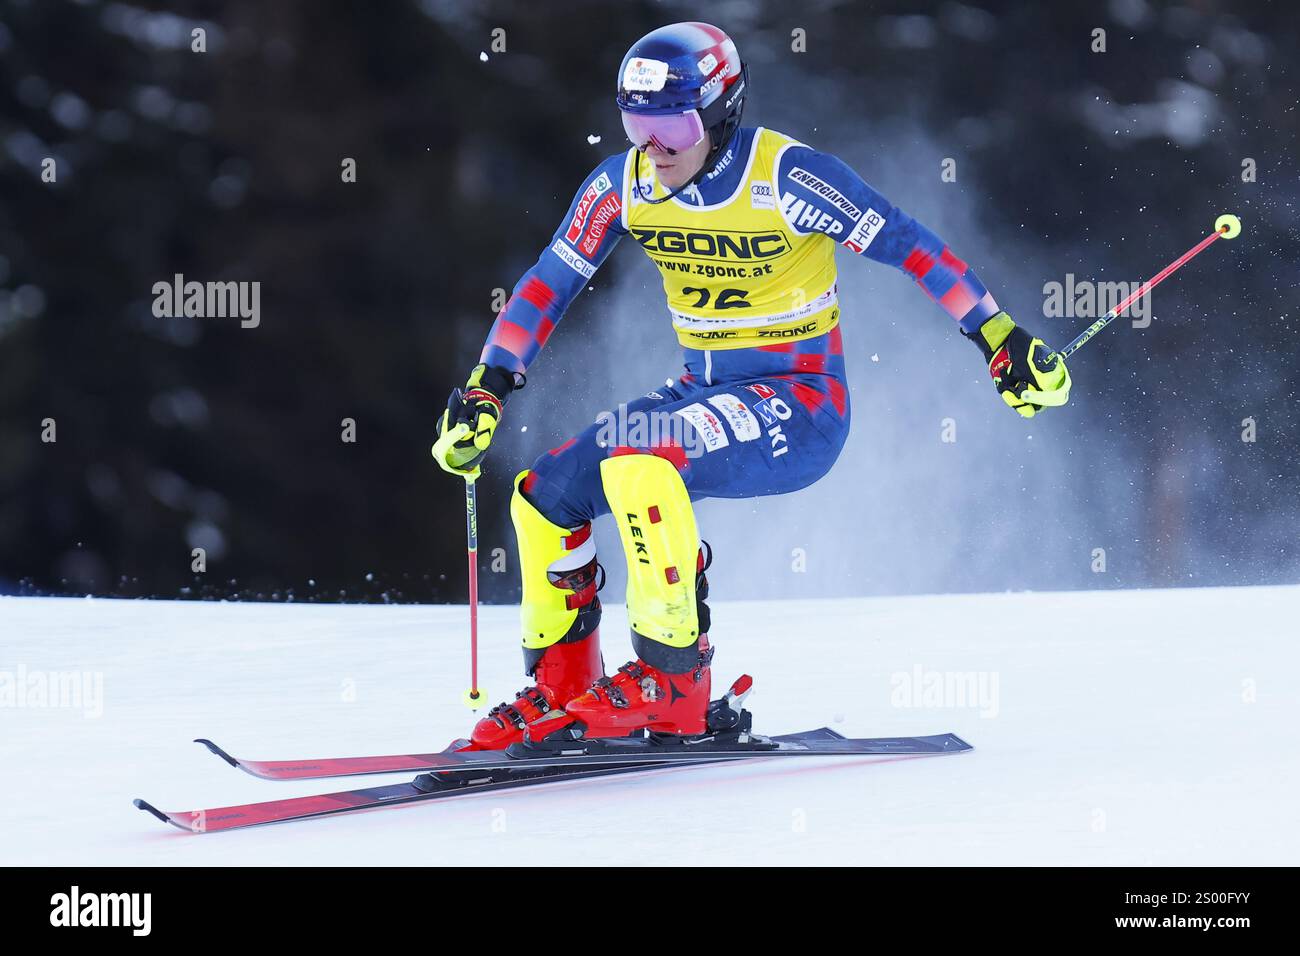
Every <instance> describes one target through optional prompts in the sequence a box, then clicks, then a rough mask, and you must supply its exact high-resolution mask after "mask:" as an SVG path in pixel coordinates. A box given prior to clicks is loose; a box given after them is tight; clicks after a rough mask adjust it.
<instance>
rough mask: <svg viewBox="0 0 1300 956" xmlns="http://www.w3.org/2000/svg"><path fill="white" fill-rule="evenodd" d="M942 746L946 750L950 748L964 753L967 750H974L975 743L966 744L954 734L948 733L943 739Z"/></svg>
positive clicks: (955, 751)
mask: <svg viewBox="0 0 1300 956" xmlns="http://www.w3.org/2000/svg"><path fill="white" fill-rule="evenodd" d="M944 748H945V749H946V750H951V751H952V752H954V753H965V752H966V751H967V750H974V749H975V745H974V744H968V743H967V742H966V741H964V740H962V739H961V738H960V737H958V736H957V735H956V734H948V736H947V738H946V739H945V740H944Z"/></svg>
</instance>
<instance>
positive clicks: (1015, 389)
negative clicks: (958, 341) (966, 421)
mask: <svg viewBox="0 0 1300 956" xmlns="http://www.w3.org/2000/svg"><path fill="white" fill-rule="evenodd" d="M962 334H963V335H965V336H966V337H967V338H968V339H971V340H972V341H973V342H974V343H975V344H976V345H978V346H979V348H980V351H981V352H983V353H984V359H985V361H987V362H988V364H989V374H990V375H992V376H993V384H994V385H996V386H997V390H998V392H999V393H1000V394H1001V395H1002V400H1003V401H1004V402H1006V403H1007V404H1008V405H1010V406H1011V407H1012V408H1014V409H1015V410H1016V411H1017V412H1019V413H1020V414H1021V415H1023V416H1024V417H1025V418H1033V417H1034V416H1035V415H1037V414H1038V413H1039V412H1040V411H1042V410H1043V409H1044V408H1053V407H1056V406H1059V405H1064V404H1065V403H1066V402H1068V401H1069V400H1070V371H1069V369H1067V368H1066V367H1065V360H1064V359H1062V358H1061V357H1060V356H1059V355H1056V354H1055V353H1054V352H1053V351H1052V349H1051V348H1050V347H1048V345H1047V344H1046V343H1044V342H1043V340H1042V339H1039V338H1035V337H1034V336H1032V335H1030V334H1029V333H1028V332H1026V331H1025V330H1024V329H1022V328H1020V327H1019V326H1018V325H1016V323H1015V322H1013V321H1012V319H1011V316H1009V315H1007V314H1006V313H1005V312H999V313H998V314H997V315H994V316H992V317H991V318H989V319H987V320H985V322H984V324H983V325H981V326H980V327H979V331H977V332H975V333H973V334H969V335H968V334H967V333H965V332H963V333H962Z"/></svg>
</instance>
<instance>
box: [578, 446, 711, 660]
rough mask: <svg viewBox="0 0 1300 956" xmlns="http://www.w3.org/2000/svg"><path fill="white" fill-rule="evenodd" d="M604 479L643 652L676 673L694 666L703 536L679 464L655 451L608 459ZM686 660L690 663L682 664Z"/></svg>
mask: <svg viewBox="0 0 1300 956" xmlns="http://www.w3.org/2000/svg"><path fill="white" fill-rule="evenodd" d="M600 480H601V483H602V485H603V486H604V489H605V497H606V498H607V499H608V500H609V506H610V511H611V512H612V513H613V516H614V520H615V521H616V522H617V523H618V533H619V536H620V538H622V541H623V551H624V553H625V555H626V556H627V614H628V621H629V623H630V624H631V625H632V631H633V635H634V636H633V643H634V645H637V650H638V654H639V655H640V656H641V657H642V659H644V660H646V662H647V663H650V664H654V665H655V666H662V667H667V668H669V669H670V670H672V671H674V672H681V671H684V670H686V669H689V667H690V666H693V665H694V663H695V658H696V651H695V647H696V645H697V643H698V641H699V638H700V625H699V620H698V611H697V608H696V601H695V562H696V556H697V555H698V553H699V548H700V538H699V532H698V531H697V530H696V527H695V511H694V509H693V508H692V507H691V499H690V496H689V495H688V494H687V492H686V485H684V484H683V483H682V478H681V475H679V474H678V473H677V469H676V468H674V467H673V465H672V463H671V462H669V461H666V460H664V459H663V458H658V457H656V456H654V455H618V456H615V457H613V458H606V459H605V460H604V461H602V462H601V463H600ZM638 638H641V639H643V640H638ZM655 645H659V647H658V648H656V647H655ZM686 649H689V650H686ZM645 651H648V652H650V653H651V654H653V655H654V656H656V657H658V658H660V661H662V662H663V663H659V662H656V661H653V660H650V658H649V657H647V655H646V653H645ZM669 661H671V663H668V662H669ZM681 663H684V664H685V666H684V667H679V666H674V665H680V664H681Z"/></svg>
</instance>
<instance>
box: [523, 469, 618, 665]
mask: <svg viewBox="0 0 1300 956" xmlns="http://www.w3.org/2000/svg"><path fill="white" fill-rule="evenodd" d="M527 475H528V472H527V471H521V472H520V473H519V474H518V475H516V476H515V493H514V494H513V495H512V496H511V498H510V517H511V519H512V520H513V521H514V525H515V537H516V538H518V541H519V574H520V577H521V578H522V579H523V587H524V594H523V601H522V602H521V604H520V609H519V610H520V614H519V618H520V624H521V630H522V633H523V639H524V647H525V648H526V649H528V650H534V651H536V650H541V649H543V648H547V647H550V646H551V645H552V644H557V643H559V642H560V641H561V640H563V639H564V638H565V637H570V636H576V635H571V633H570V632H571V631H572V630H573V626H574V622H576V621H577V619H578V613H579V610H580V608H579V607H578V602H577V601H576V600H575V599H574V595H575V592H574V591H573V590H572V589H570V588H565V587H564V585H563V584H562V583H557V580H556V579H557V578H559V577H561V576H562V575H563V574H564V572H569V571H574V570H576V569H578V568H580V567H582V566H583V565H585V564H587V563H588V562H589V561H591V560H592V559H593V558H594V557H595V554H596V548H595V543H594V542H593V541H592V540H591V539H590V538H589V537H588V536H587V535H586V534H583V533H581V531H582V529H579V532H574V531H571V530H570V529H568V528H561V527H560V526H559V525H557V524H552V523H551V522H550V521H548V520H547V519H546V518H545V517H543V516H542V514H541V512H539V511H538V510H537V509H536V508H534V507H533V505H532V503H531V502H529V501H528V499H527V498H525V497H524V496H523V493H522V492H521V491H520V490H519V488H520V485H521V484H522V482H523V480H524V478H525V477H526V476H527ZM595 620H599V618H595ZM527 656H528V655H527V651H525V657H527Z"/></svg>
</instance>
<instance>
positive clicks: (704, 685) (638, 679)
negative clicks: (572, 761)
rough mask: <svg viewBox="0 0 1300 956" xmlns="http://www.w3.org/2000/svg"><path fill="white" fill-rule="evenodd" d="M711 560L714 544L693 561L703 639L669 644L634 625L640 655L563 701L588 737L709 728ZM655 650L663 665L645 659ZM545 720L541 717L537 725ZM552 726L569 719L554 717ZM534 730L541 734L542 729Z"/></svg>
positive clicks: (634, 640)
mask: <svg viewBox="0 0 1300 956" xmlns="http://www.w3.org/2000/svg"><path fill="white" fill-rule="evenodd" d="M706 553H707V555H708V557H707V558H706V557H705V555H706ZM712 562H713V553H712V550H711V549H710V548H709V546H708V545H707V544H704V545H703V547H701V548H700V551H699V554H698V556H697V557H696V561H695V601H696V614H697V618H698V621H699V628H700V637H699V641H698V642H697V643H696V644H695V645H694V646H687V647H684V648H667V647H666V646H665V645H662V644H657V643H655V642H652V641H648V640H646V639H645V638H644V637H642V636H641V635H640V634H637V633H636V632H635V631H633V632H632V645H633V647H634V648H635V649H636V651H637V653H638V654H640V655H642V656H641V657H638V658H637V660H635V661H632V662H630V663H628V664H624V665H623V666H622V667H620V668H619V669H618V673H616V674H615V675H614V676H613V677H602V678H601V679H600V680H598V681H596V682H595V683H594V684H593V685H592V686H591V689H590V690H588V691H587V692H586V693H585V694H583V695H582V696H581V697H579V698H577V699H576V700H571V701H569V702H568V703H567V704H565V705H564V713H565V715H566V716H567V717H569V718H572V720H578V721H581V722H582V723H583V724H585V725H586V726H585V729H584V730H583V733H582V735H583V736H584V737H626V736H628V735H630V734H635V733H637V732H638V731H640V730H643V729H645V730H650V731H653V732H656V733H667V734H682V735H695V734H702V733H704V732H705V730H706V728H707V719H706V718H707V715H708V710H709V690H710V685H711V683H712V680H711V675H710V671H709V664H710V662H711V661H712V660H713V648H712V647H711V646H709V624H710V614H709V606H708V605H707V604H705V603H704V601H705V598H707V597H708V596H709V582H708V579H707V578H706V577H705V576H704V572H705V570H706V569H707V568H708V566H709V565H710V564H711V563H712ZM651 656H653V657H655V658H656V663H657V664H658V665H659V666H654V665H652V664H650V663H647V662H646V661H645V660H644V659H643V658H644V657H651ZM665 668H668V670H665ZM572 720H571V721H570V722H569V723H570V724H571V723H572ZM546 726H547V723H543V724H540V725H538V726H537V727H536V728H535V729H536V730H540V729H541V728H543V727H546ZM554 726H556V727H565V724H563V723H562V722H561V721H559V720H555V723H554ZM566 729H567V728H566ZM532 736H534V737H538V738H540V737H541V734H540V733H536V734H533V735H532Z"/></svg>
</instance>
